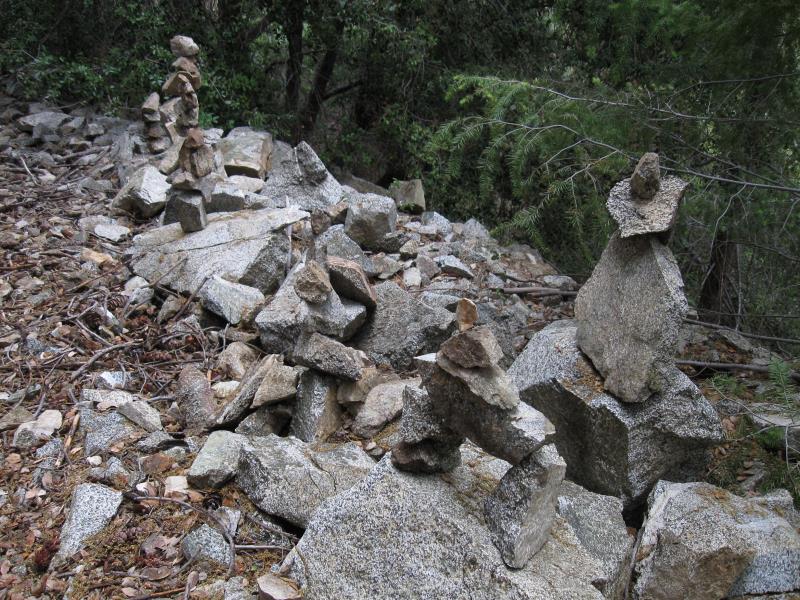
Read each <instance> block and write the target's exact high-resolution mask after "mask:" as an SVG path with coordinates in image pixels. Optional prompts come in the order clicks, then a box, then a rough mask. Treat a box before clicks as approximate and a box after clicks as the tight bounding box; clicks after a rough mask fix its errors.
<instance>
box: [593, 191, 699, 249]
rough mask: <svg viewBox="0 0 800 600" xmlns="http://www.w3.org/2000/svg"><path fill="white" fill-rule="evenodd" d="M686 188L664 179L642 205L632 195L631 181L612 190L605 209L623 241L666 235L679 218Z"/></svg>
mask: <svg viewBox="0 0 800 600" xmlns="http://www.w3.org/2000/svg"><path fill="white" fill-rule="evenodd" d="M688 187H689V184H688V183H687V182H685V181H683V180H682V179H680V178H679V177H669V176H668V177H663V178H662V179H661V187H660V189H659V190H658V192H656V195H655V196H653V198H651V199H650V200H646V201H641V200H639V199H637V198H635V197H634V196H633V194H632V193H631V180H630V179H625V180H623V181H620V182H619V183H618V184H617V185H615V186H614V187H613V188H611V193H610V194H609V196H608V201H607V202H606V207H607V208H608V212H609V213H611V216H612V217H613V218H614V220H615V221H616V222H617V225H619V234H620V237H622V238H627V237H631V236H634V235H643V234H646V233H661V232H663V231H669V230H670V229H672V227H673V225H675V221H676V220H677V218H678V208H679V207H680V204H681V201H682V200H683V195H684V194H685V193H686V188H688Z"/></svg>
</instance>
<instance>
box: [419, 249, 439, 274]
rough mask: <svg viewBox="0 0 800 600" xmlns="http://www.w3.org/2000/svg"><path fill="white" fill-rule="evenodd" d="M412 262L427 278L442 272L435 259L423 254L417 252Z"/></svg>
mask: <svg viewBox="0 0 800 600" xmlns="http://www.w3.org/2000/svg"><path fill="white" fill-rule="evenodd" d="M414 264H415V265H417V268H418V269H419V270H420V273H422V274H423V275H424V276H425V277H427V278H428V279H433V278H434V277H436V276H437V275H438V274H439V273H441V272H442V270H441V269H440V268H439V265H437V264H436V261H435V260H433V259H432V258H431V257H430V256H427V255H425V254H419V255H418V256H417V258H416V260H415V261H414Z"/></svg>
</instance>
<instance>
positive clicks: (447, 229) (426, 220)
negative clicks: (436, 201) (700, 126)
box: [420, 212, 453, 237]
mask: <svg viewBox="0 0 800 600" xmlns="http://www.w3.org/2000/svg"><path fill="white" fill-rule="evenodd" d="M420 220H421V221H422V224H423V225H428V226H431V227H433V228H434V231H435V232H436V233H438V234H439V235H440V236H442V237H447V236H448V235H449V234H450V233H452V232H453V224H452V223H451V222H450V221H449V220H448V219H447V217H445V216H443V215H440V214H439V213H438V212H424V213H422V218H421V219H420Z"/></svg>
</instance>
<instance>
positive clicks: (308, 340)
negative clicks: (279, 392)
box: [292, 332, 365, 381]
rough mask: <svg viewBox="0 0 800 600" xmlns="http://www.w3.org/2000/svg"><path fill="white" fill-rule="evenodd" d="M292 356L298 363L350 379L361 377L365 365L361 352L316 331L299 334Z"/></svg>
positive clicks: (354, 379)
mask: <svg viewBox="0 0 800 600" xmlns="http://www.w3.org/2000/svg"><path fill="white" fill-rule="evenodd" d="M292 358H293V359H294V361H295V362H296V363H297V364H299V365H303V366H305V367H311V368H313V369H316V370H318V371H321V372H323V373H328V374H330V375H335V376H336V377H340V378H342V379H349V380H351V381H356V380H358V379H361V374H362V371H363V369H364V366H365V364H364V363H365V360H364V359H365V357H364V355H363V353H362V352H360V351H358V350H356V349H355V348H349V347H348V346H345V345H344V344H342V343H341V342H337V341H336V340H334V339H331V338H329V337H327V336H324V335H320V334H319V333H316V332H314V333H310V334H309V333H304V334H303V335H301V336H300V338H299V339H298V340H297V344H296V345H295V347H294V351H293V352H292Z"/></svg>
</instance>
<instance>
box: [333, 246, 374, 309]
mask: <svg viewBox="0 0 800 600" xmlns="http://www.w3.org/2000/svg"><path fill="white" fill-rule="evenodd" d="M325 262H326V264H327V266H328V276H329V278H330V282H331V285H332V286H333V289H335V290H336V292H337V293H338V294H339V295H340V296H342V297H343V298H349V299H350V300H354V301H355V302H359V303H361V304H363V305H364V306H366V307H367V308H375V306H377V297H376V296H375V291H374V290H373V289H372V285H370V283H369V280H368V279H367V275H366V273H365V272H364V269H362V268H361V266H360V265H359V264H358V263H357V262H355V261H352V260H347V259H344V258H339V257H338V256H328V257H327V259H326V261H325Z"/></svg>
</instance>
